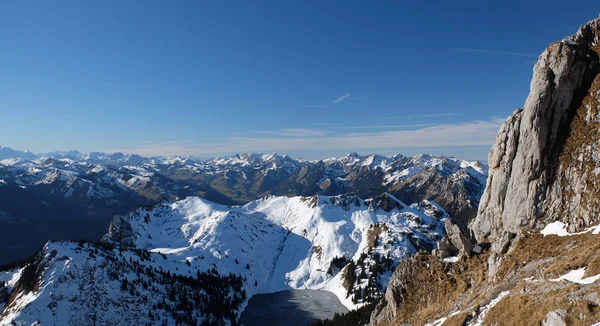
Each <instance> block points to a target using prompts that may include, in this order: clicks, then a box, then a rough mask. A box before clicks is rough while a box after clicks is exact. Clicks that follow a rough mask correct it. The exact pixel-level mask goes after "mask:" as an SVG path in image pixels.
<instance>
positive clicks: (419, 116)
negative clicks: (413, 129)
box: [412, 112, 456, 118]
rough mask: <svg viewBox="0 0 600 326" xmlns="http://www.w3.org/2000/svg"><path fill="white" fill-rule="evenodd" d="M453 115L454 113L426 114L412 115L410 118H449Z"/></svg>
mask: <svg viewBox="0 0 600 326" xmlns="http://www.w3.org/2000/svg"><path fill="white" fill-rule="evenodd" d="M455 114H456V113H454V112H446V113H428V114H416V115H413V116H412V117H415V118H432V117H449V116H453V115H455Z"/></svg>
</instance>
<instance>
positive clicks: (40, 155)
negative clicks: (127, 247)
mask: <svg viewBox="0 0 600 326" xmlns="http://www.w3.org/2000/svg"><path fill="white" fill-rule="evenodd" d="M2 149H7V150H11V151H14V152H21V153H26V154H31V155H33V156H36V158H44V157H45V156H44V155H47V156H46V157H47V158H54V157H56V156H58V155H63V156H66V154H68V153H74V154H75V153H76V154H78V155H90V154H104V155H115V154H121V155H124V156H126V155H135V156H138V157H140V158H145V159H153V158H163V159H170V158H184V159H195V160H201V161H209V160H214V159H219V158H228V157H233V156H242V155H252V154H257V155H261V156H265V155H276V156H279V157H286V156H287V157H289V158H291V159H293V160H296V161H299V160H302V161H308V162H314V161H325V160H329V159H340V158H344V157H349V156H353V155H356V156H359V157H361V158H364V157H367V156H371V155H376V156H381V157H385V158H390V159H393V158H394V157H398V156H400V157H411V158H412V157H417V156H431V157H434V158H436V157H444V158H452V159H460V160H465V161H478V162H481V163H484V164H487V160H479V159H476V160H467V159H462V158H459V157H456V156H454V155H435V154H431V153H419V154H415V155H404V154H402V153H400V152H398V153H396V154H393V155H384V154H379V153H376V152H369V153H366V154H359V152H358V151H351V152H349V153H348V154H346V155H344V156H329V157H324V158H320V159H304V158H303V157H301V156H292V155H290V154H282V153H281V152H276V151H273V152H261V151H256V152H239V153H233V154H226V155H220V156H219V155H215V156H204V157H203V156H195V155H191V154H190V155H170V156H165V155H154V156H144V155H140V154H137V153H130V152H122V151H114V152H110V151H90V152H85V151H80V150H77V149H71V150H62V151H61V150H54V151H49V152H37V153H36V152H32V151H30V150H27V149H25V150H20V149H14V148H12V147H7V146H1V145H0V150H2ZM9 158H16V157H9ZM64 158H68V157H64ZM7 159H8V158H7Z"/></svg>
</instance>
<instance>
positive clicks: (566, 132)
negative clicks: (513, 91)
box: [470, 18, 600, 248]
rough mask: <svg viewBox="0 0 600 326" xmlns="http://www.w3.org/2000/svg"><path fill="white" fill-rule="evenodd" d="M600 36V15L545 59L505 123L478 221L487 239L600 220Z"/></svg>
mask: <svg viewBox="0 0 600 326" xmlns="http://www.w3.org/2000/svg"><path fill="white" fill-rule="evenodd" d="M599 40H600V18H599V19H595V20H592V21H591V22H589V23H588V24H586V25H584V26H582V27H581V28H580V29H579V31H578V32H577V33H576V34H574V35H572V36H569V37H567V38H565V39H563V40H562V41H560V42H556V43H553V44H551V45H550V46H549V47H548V48H547V49H546V50H545V51H544V53H542V55H541V56H540V57H539V61H538V62H537V64H536V65H535V68H534V72H533V79H532V81H531V90H530V93H529V96H528V98H527V101H526V102H525V106H524V108H523V109H522V110H517V111H516V112H515V113H514V114H513V115H512V116H511V117H510V118H509V119H508V120H507V121H506V122H505V123H504V125H503V126H502V128H501V129H500V132H499V134H498V137H497V139H496V143H495V144H494V146H493V148H492V150H491V152H490V155H489V167H490V171H489V177H488V183H487V187H486V189H485V191H484V194H483V197H482V198H481V202H480V205H479V210H478V215H477V218H476V219H475V220H474V221H473V222H472V223H471V225H470V227H471V230H472V233H473V235H474V237H475V238H476V239H477V240H478V241H479V242H494V241H495V240H498V241H503V242H506V240H507V239H510V238H512V237H513V236H514V235H515V234H517V233H518V232H519V230H520V229H521V228H522V227H524V226H530V227H534V228H539V227H543V226H544V225H545V224H547V222H550V221H555V220H562V221H564V222H566V223H569V226H570V228H571V230H572V231H574V230H577V229H582V228H584V227H586V226H590V225H592V224H593V223H595V222H597V221H598V219H599V218H600V215H599V214H598V213H599V210H600V197H599V196H598V195H597V194H596V190H597V189H600V187H599V185H600V182H598V181H597V180H595V179H597V175H598V174H600V161H599V160H598V159H599V158H600V148H598V147H599V146H600V135H599V134H598V126H599V125H600V111H599V107H598V99H600V79H599V78H598V72H599V71H600V63H599V61H598V53H599V52H600V46H598V41H599ZM495 247H496V248H501V247H506V246H503V245H502V244H499V245H497V246H495Z"/></svg>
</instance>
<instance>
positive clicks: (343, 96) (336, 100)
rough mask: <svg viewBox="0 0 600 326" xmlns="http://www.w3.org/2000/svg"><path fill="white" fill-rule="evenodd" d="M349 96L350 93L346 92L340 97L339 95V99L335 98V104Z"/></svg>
mask: <svg viewBox="0 0 600 326" xmlns="http://www.w3.org/2000/svg"><path fill="white" fill-rule="evenodd" d="M348 96H350V93H346V94H344V95H342V96H340V97H338V98H337V99H335V101H333V104H338V103H340V102H341V101H343V100H345V99H346V98H348Z"/></svg>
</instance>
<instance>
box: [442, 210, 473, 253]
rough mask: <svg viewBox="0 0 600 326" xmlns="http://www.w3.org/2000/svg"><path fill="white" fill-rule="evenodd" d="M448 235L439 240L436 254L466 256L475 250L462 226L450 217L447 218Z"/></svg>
mask: <svg viewBox="0 0 600 326" xmlns="http://www.w3.org/2000/svg"><path fill="white" fill-rule="evenodd" d="M444 222H445V229H446V236H445V237H443V238H442V239H441V240H440V241H438V242H437V249H435V251H434V255H437V256H439V257H440V258H446V257H450V256H457V257H464V256H467V257H468V256H469V255H470V254H471V251H472V250H473V243H472V242H471V240H470V239H469V238H468V237H467V236H465V235H464V233H462V231H461V230H460V227H459V226H458V225H456V224H454V223H453V222H452V221H451V220H450V219H445V220H444Z"/></svg>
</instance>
